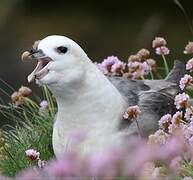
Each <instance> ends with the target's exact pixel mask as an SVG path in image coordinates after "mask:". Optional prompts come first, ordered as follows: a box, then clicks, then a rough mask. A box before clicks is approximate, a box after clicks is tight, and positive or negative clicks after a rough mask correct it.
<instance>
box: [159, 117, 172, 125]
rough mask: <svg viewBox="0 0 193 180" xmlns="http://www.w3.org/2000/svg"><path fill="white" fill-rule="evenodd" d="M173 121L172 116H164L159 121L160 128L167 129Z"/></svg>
mask: <svg viewBox="0 0 193 180" xmlns="http://www.w3.org/2000/svg"><path fill="white" fill-rule="evenodd" d="M171 120H172V116H171V114H166V115H164V116H162V117H161V119H160V120H159V127H160V128H163V129H167V128H168V126H169V125H170V123H171Z"/></svg>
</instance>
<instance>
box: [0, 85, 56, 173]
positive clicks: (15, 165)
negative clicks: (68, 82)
mask: <svg viewBox="0 0 193 180" xmlns="http://www.w3.org/2000/svg"><path fill="white" fill-rule="evenodd" d="M43 93H44V98H45V100H47V101H48V104H49V106H48V109H47V110H46V111H44V112H41V111H40V109H39V105H38V104H37V103H36V102H35V101H33V100H31V99H29V98H28V97H26V98H25V104H24V105H23V106H22V107H17V108H16V107H14V106H13V105H12V104H10V105H8V106H2V107H1V113H2V114H3V115H4V116H5V117H7V118H9V119H10V120H12V121H14V122H15V124H16V125H15V127H12V128H11V129H10V128H9V130H8V131H4V138H5V142H6V144H5V145H4V146H3V151H2V153H3V154H2V155H1V159H0V171H1V172H2V173H3V174H4V175H8V176H15V175H16V174H17V173H19V172H20V171H21V170H23V169H24V168H27V167H29V165H30V164H29V161H28V159H27V158H26V155H25V151H26V150H27V149H29V148H33V149H36V150H37V151H39V152H40V157H41V159H43V160H48V159H50V158H52V157H53V156H54V155H53V149H52V124H53V119H54V114H55V102H54V100H53V98H52V96H51V93H50V92H49V91H48V89H47V88H46V87H43Z"/></svg>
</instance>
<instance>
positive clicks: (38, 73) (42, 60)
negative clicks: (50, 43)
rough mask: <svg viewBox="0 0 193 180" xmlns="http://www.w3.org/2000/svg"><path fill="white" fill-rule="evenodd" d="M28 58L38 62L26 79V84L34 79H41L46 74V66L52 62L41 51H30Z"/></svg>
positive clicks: (47, 70)
mask: <svg viewBox="0 0 193 180" xmlns="http://www.w3.org/2000/svg"><path fill="white" fill-rule="evenodd" d="M28 58H30V59H32V60H33V59H34V60H37V61H38V63H37V66H36V68H35V69H34V70H33V72H32V73H31V74H30V75H29V76H28V78H27V79H28V82H32V81H33V80H34V79H41V78H43V77H44V76H45V75H47V74H48V72H49V69H48V65H49V64H50V63H51V62H52V59H51V58H49V57H48V56H46V55H45V54H44V52H43V51H42V50H41V49H32V50H31V51H30V54H29V55H28Z"/></svg>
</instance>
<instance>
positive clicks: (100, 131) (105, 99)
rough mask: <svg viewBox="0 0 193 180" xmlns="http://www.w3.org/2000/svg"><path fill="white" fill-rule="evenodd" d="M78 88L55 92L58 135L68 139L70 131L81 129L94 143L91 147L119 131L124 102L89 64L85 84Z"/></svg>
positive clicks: (103, 77)
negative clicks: (97, 141)
mask: <svg viewBox="0 0 193 180" xmlns="http://www.w3.org/2000/svg"><path fill="white" fill-rule="evenodd" d="M76 86H77V87H74V88H72V87H70V88H66V90H64V92H59V91H58V92H54V95H55V96H56V99H57V103H58V114H57V118H56V123H55V124H56V125H57V128H58V130H57V131H60V135H61V136H64V137H65V136H66V134H67V133H69V132H70V131H72V130H74V129H81V130H83V131H85V132H87V135H88V138H90V141H93V142H89V143H90V144H92V143H95V144H97V143H96V142H94V141H96V139H97V138H98V140H99V141H104V138H107V136H108V135H111V134H113V133H115V131H117V130H118V129H117V128H118V124H119V120H120V117H121V116H122V114H123V113H124V110H125V108H126V102H125V100H124V99H123V97H122V96H121V94H120V93H119V92H118V90H117V89H116V88H115V87H114V86H113V85H112V84H111V83H110V82H109V80H108V79H107V78H106V77H105V76H104V75H103V74H102V73H101V72H100V71H99V70H98V69H97V68H96V67H95V65H94V64H89V68H88V69H87V72H86V75H85V80H84V81H83V82H82V84H79V85H78V84H77V85H76ZM53 91H54V90H53ZM62 93H63V94H62ZM100 138H101V140H100ZM99 143H101V142H99Z"/></svg>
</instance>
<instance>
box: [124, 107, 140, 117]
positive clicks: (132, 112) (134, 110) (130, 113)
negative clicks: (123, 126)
mask: <svg viewBox="0 0 193 180" xmlns="http://www.w3.org/2000/svg"><path fill="white" fill-rule="evenodd" d="M140 113H141V111H140V109H139V106H137V105H136V106H130V107H128V108H127V111H126V112H125V113H124V115H123V118H124V119H137V117H138V116H139V114H140Z"/></svg>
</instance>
